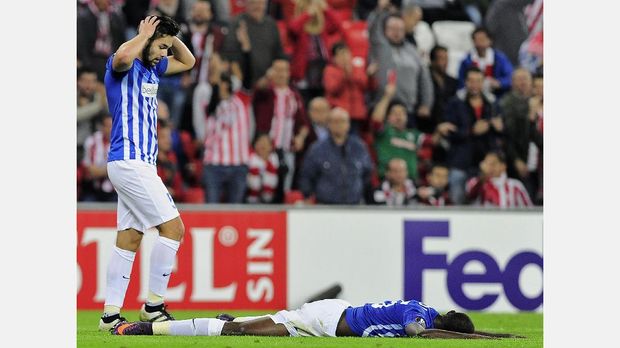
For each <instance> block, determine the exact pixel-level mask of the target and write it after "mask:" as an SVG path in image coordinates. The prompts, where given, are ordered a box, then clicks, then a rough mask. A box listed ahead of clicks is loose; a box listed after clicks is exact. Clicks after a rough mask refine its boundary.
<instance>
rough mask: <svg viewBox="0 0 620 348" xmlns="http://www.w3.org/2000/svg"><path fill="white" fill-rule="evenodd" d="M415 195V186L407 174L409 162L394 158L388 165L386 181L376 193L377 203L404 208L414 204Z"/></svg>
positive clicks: (375, 199)
mask: <svg viewBox="0 0 620 348" xmlns="http://www.w3.org/2000/svg"><path fill="white" fill-rule="evenodd" d="M415 194H416V188H415V185H414V183H413V181H411V179H409V174H408V173H407V162H405V160H403V159H402V158H397V157H394V158H392V159H391V160H390V161H389V162H388V163H387V170H386V172H385V180H384V181H383V182H382V183H381V186H380V187H379V188H378V189H377V190H375V192H374V195H373V196H374V201H375V203H378V204H385V205H388V206H395V207H402V206H406V205H410V204H412V203H414V202H415Z"/></svg>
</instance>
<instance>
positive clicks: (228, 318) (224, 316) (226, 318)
mask: <svg viewBox="0 0 620 348" xmlns="http://www.w3.org/2000/svg"><path fill="white" fill-rule="evenodd" d="M215 319H219V320H223V321H233V320H235V317H233V316H232V315H230V314H228V313H222V314H218V316H216V317H215Z"/></svg>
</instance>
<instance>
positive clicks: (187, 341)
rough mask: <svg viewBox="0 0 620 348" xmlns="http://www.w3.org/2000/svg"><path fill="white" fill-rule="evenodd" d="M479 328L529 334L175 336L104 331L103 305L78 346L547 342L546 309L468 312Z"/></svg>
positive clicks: (346, 347)
mask: <svg viewBox="0 0 620 348" xmlns="http://www.w3.org/2000/svg"><path fill="white" fill-rule="evenodd" d="M172 313H173V314H174V316H175V317H176V318H177V319H179V320H180V319H190V318H194V317H214V316H215V315H217V314H219V313H222V311H218V312H209V311H173V312H172ZM228 313H230V314H232V315H236V316H243V315H260V314H265V313H264V312H238V311H229V312H228ZM468 314H469V315H470V317H471V318H472V320H473V321H474V324H475V326H476V329H477V330H481V331H489V332H508V333H513V334H518V335H522V336H526V337H527V338H524V339H501V340H430V339H422V338H361V337H354V338H350V337H338V338H325V337H174V336H133V337H132V336H113V335H111V334H109V333H107V332H99V331H98V330H97V325H98V323H99V315H100V312H99V311H85V310H82V311H78V312H77V346H78V347H105V348H115V347H126V348H137V347H145V348H146V347H148V348H153V347H166V348H177V347H216V348H245V347H251V348H260V347H304V348H315V347H316V348H358V347H359V348H362V347H363V348H400V347H454V348H457V347H458V348H460V347H542V346H543V315H542V314H535V313H519V314H486V313H484V314H483V313H468ZM123 315H124V316H125V317H126V318H127V319H128V320H130V321H133V320H137V318H138V312H137V311H124V312H123Z"/></svg>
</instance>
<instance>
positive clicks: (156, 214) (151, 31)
mask: <svg viewBox="0 0 620 348" xmlns="http://www.w3.org/2000/svg"><path fill="white" fill-rule="evenodd" d="M178 33H179V25H178V24H177V23H175V22H174V21H173V20H172V19H170V18H168V17H163V16H162V17H159V16H149V17H147V18H146V19H144V20H143V21H141V22H140V27H139V28H138V34H137V35H136V36H135V37H134V38H133V39H131V40H129V41H127V42H125V43H124V44H122V45H121V46H120V47H119V49H118V50H117V51H116V53H114V54H113V55H112V56H111V57H110V58H109V59H108V61H107V64H106V73H105V87H106V92H107V98H108V105H109V108H110V112H111V113H112V115H113V123H112V134H111V139H110V142H111V144H110V152H109V154H108V176H109V178H110V181H111V182H112V184H113V185H114V188H115V189H116V192H117V193H118V208H117V230H118V232H117V235H116V246H115V247H114V250H113V252H112V255H111V257H110V261H109V263H108V269H107V277H106V280H107V284H106V295H105V307H104V309H103V315H102V317H101V320H100V321H99V329H100V330H109V329H111V328H113V327H114V325H115V324H117V323H119V322H121V321H125V319H124V318H123V317H121V315H120V309H121V307H122V306H123V302H124V299H125V293H126V291H127V287H128V285H129V276H130V274H131V268H132V265H133V261H134V258H135V254H136V251H137V250H138V247H139V246H140V242H141V241H142V236H143V235H144V232H145V231H146V230H147V229H149V228H152V227H156V228H157V230H158V231H159V237H158V239H157V242H156V243H155V245H154V247H153V251H152V254H151V261H150V275H149V294H148V298H147V301H146V304H145V305H143V306H142V309H141V311H140V320H141V321H150V322H155V321H167V320H173V318H172V316H171V315H170V314H169V313H168V312H167V311H166V309H165V307H164V295H165V292H166V288H167V287H168V281H169V279H170V273H171V272H172V266H173V263H174V260H175V256H176V253H177V250H178V249H179V245H180V242H181V238H182V237H183V232H184V229H185V228H184V226H183V222H182V221H181V218H180V216H179V211H178V210H177V208H176V206H175V205H174V201H173V200H172V197H171V196H170V194H169V193H168V191H167V189H166V187H165V186H164V184H163V183H162V181H161V179H160V178H159V177H158V176H157V169H156V166H155V160H156V158H157V87H158V83H159V78H160V77H161V76H163V75H170V74H175V73H179V72H182V71H186V70H189V69H191V68H192V67H193V66H194V63H195V61H196V59H195V58H194V56H192V54H191V52H190V51H189V49H188V48H187V47H186V46H185V45H184V44H183V43H182V42H181V40H179V39H178V38H177V37H176V35H177V34H178ZM168 50H171V51H172V56H170V57H168V56H167V55H168Z"/></svg>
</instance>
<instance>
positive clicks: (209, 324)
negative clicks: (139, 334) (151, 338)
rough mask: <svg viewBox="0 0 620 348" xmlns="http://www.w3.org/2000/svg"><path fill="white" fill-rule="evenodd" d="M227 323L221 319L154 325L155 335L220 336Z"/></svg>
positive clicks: (166, 322)
mask: <svg viewBox="0 0 620 348" xmlns="http://www.w3.org/2000/svg"><path fill="white" fill-rule="evenodd" d="M225 323H226V322H225V321H223V320H219V319H211V318H197V319H187V320H174V321H165V322H155V323H153V335H171V336H220V335H221V334H222V328H223V327H224V324H225Z"/></svg>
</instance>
